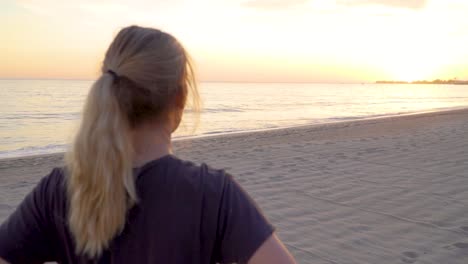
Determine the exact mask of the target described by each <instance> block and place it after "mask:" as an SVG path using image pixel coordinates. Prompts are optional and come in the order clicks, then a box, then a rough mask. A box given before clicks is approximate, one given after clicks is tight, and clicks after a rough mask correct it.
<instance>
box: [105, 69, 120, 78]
mask: <svg viewBox="0 0 468 264" xmlns="http://www.w3.org/2000/svg"><path fill="white" fill-rule="evenodd" d="M107 73H109V74H110V75H112V77H113V78H114V79H118V78H119V75H117V73H115V71H113V70H107Z"/></svg>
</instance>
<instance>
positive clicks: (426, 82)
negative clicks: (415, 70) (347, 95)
mask: <svg viewBox="0 0 468 264" xmlns="http://www.w3.org/2000/svg"><path fill="white" fill-rule="evenodd" d="M376 83H387V84H388V83H389V84H468V81H462V80H457V79H451V80H441V79H436V80H433V81H426V80H418V81H412V82H405V81H376Z"/></svg>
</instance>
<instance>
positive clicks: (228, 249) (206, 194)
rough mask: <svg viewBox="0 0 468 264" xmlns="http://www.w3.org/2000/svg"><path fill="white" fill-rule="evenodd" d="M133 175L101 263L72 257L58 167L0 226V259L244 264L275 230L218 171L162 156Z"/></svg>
mask: <svg viewBox="0 0 468 264" xmlns="http://www.w3.org/2000/svg"><path fill="white" fill-rule="evenodd" d="M135 175H136V180H135V181H136V188H137V193H138V197H139V202H138V203H137V204H136V205H135V206H134V207H133V208H132V209H130V210H129V211H128V215H127V223H126V225H125V227H124V230H123V232H122V233H121V234H119V235H118V236H116V237H115V238H114V239H113V240H112V242H111V243H110V246H109V248H108V249H107V250H106V251H105V252H104V254H103V255H102V256H101V257H100V259H98V260H88V259H87V258H86V257H84V256H79V255H76V254H75V248H74V240H73V237H72V235H71V233H70V231H69V229H68V227H67V206H68V202H67V193H66V186H65V176H64V170H63V169H62V168H55V169H53V170H52V172H51V173H50V174H49V175H48V176H46V177H44V178H43V179H42V180H41V181H40V182H39V184H38V185H37V186H36V187H35V188H34V190H33V191H32V192H31V193H29V194H28V195H27V196H26V198H25V199H24V200H23V202H22V203H21V204H20V205H19V206H18V208H17V209H16V211H15V212H14V213H13V214H12V215H11V216H10V217H9V218H8V219H7V220H6V221H5V222H4V223H3V224H2V225H1V227H0V256H1V257H2V258H4V259H5V260H7V261H9V262H10V263H12V264H15V263H43V262H46V261H56V262H59V263H234V262H237V263H245V262H247V261H248V260H249V258H250V257H251V256H252V255H253V253H254V252H255V251H256V250H257V249H258V248H259V247H260V246H261V244H262V243H263V242H264V241H265V240H266V239H267V238H268V237H270V236H271V234H272V233H273V231H274V228H273V226H272V225H271V224H270V223H269V222H268V221H267V220H266V218H265V217H264V216H263V214H262V213H261V211H260V209H259V208H258V207H257V205H256V204H255V202H254V201H253V200H252V199H251V198H250V197H249V195H248V194H247V193H246V192H245V191H244V190H243V189H242V188H241V187H240V186H239V184H238V183H236V181H234V179H233V178H232V176H230V175H229V174H227V173H225V172H224V171H223V170H215V169H213V168H211V167H209V166H207V165H206V164H202V165H200V166H199V165H195V164H193V163H191V162H188V161H184V160H181V159H179V158H177V157H175V156H173V155H167V156H164V157H162V158H160V159H157V160H153V161H151V162H149V163H147V164H145V165H144V166H142V167H141V168H139V169H138V170H137V171H136V173H135Z"/></svg>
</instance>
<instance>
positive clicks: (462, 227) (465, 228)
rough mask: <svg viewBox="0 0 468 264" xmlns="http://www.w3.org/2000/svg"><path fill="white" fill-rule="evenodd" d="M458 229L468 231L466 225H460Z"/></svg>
mask: <svg viewBox="0 0 468 264" xmlns="http://www.w3.org/2000/svg"><path fill="white" fill-rule="evenodd" d="M460 229H461V230H463V231H465V232H468V226H460Z"/></svg>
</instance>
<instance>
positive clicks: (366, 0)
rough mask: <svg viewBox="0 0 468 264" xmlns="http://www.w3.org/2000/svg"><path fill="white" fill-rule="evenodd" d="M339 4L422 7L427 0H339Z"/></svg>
mask: <svg viewBox="0 0 468 264" xmlns="http://www.w3.org/2000/svg"><path fill="white" fill-rule="evenodd" d="M337 2H338V4H341V5H346V6H366V5H381V6H388V7H395V8H408V9H422V8H424V7H425V6H426V2H427V1H426V0H338V1H337Z"/></svg>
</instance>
